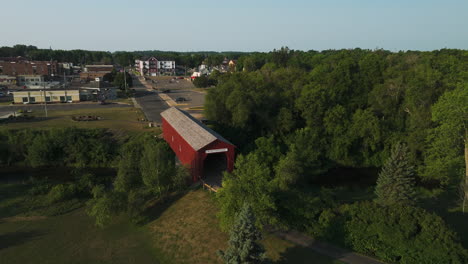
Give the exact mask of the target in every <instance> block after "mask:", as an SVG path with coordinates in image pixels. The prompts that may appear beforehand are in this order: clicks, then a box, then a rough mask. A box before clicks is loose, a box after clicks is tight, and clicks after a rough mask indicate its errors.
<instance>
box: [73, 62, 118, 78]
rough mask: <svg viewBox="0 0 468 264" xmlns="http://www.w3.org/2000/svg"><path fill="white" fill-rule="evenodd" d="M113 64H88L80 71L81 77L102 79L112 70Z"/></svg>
mask: <svg viewBox="0 0 468 264" xmlns="http://www.w3.org/2000/svg"><path fill="white" fill-rule="evenodd" d="M113 69H114V66H113V65H86V66H85V68H84V71H83V72H81V73H80V79H81V80H83V81H91V80H92V81H94V80H96V79H99V80H102V78H103V77H104V75H106V74H108V73H110V72H112V70H113Z"/></svg>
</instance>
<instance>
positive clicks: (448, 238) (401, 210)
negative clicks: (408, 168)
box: [320, 202, 468, 263]
mask: <svg viewBox="0 0 468 264" xmlns="http://www.w3.org/2000/svg"><path fill="white" fill-rule="evenodd" d="M320 222H321V224H322V225H324V226H326V227H328V228H327V229H328V230H329V231H331V232H334V235H335V237H334V238H335V239H337V238H341V242H342V243H344V245H346V246H348V247H350V248H352V249H353V250H356V251H358V252H361V253H364V254H369V255H374V256H376V257H378V258H380V259H382V260H384V261H388V262H395V263H467V262H468V252H467V250H466V249H464V248H463V247H462V246H461V244H460V243H459V240H458V238H457V236H456V234H455V233H454V232H453V231H452V230H450V229H449V228H448V227H447V225H446V224H445V223H444V221H443V220H442V218H440V217H439V216H437V215H435V214H433V213H429V212H427V211H425V210H424V209H421V208H416V207H409V206H401V205H395V206H388V207H382V206H380V205H378V204H376V203H373V202H360V203H354V204H352V205H344V206H342V207H341V208H340V210H339V212H337V214H333V213H332V212H329V211H324V212H323V213H322V215H321V216H320ZM337 231H338V232H337ZM339 231H341V232H339Z"/></svg>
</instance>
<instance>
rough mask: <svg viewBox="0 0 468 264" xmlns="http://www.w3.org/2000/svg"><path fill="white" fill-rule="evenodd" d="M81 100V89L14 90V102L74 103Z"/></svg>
mask: <svg viewBox="0 0 468 264" xmlns="http://www.w3.org/2000/svg"><path fill="white" fill-rule="evenodd" d="M79 101H80V91H79V90H55V89H44V90H38V89H34V90H27V91H16V92H13V103H15V104H33V103H44V102H47V103H73V102H79Z"/></svg>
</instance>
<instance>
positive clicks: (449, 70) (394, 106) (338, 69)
mask: <svg viewBox="0 0 468 264" xmlns="http://www.w3.org/2000/svg"><path fill="white" fill-rule="evenodd" d="M467 61H468V52H467V51H463V50H439V51H432V52H419V51H407V52H397V53H394V52H389V51H385V50H373V51H371V50H361V49H354V50H329V51H322V52H315V51H309V52H303V51H294V50H289V49H288V48H282V49H280V50H275V51H273V52H270V53H254V54H251V55H246V56H243V57H241V58H240V59H239V61H238V64H237V69H238V70H242V71H240V72H236V73H227V74H221V75H219V76H218V78H217V80H216V81H217V82H218V85H217V86H216V88H212V89H210V90H209V92H208V95H207V101H206V105H205V112H206V116H207V118H208V119H209V120H211V121H214V126H215V129H216V130H217V131H220V132H221V133H222V134H223V135H225V136H226V137H227V138H228V139H230V140H231V141H232V142H233V143H234V144H236V145H237V146H239V147H240V150H241V152H242V155H239V156H238V157H237V161H236V166H235V171H234V173H233V174H225V176H224V177H225V178H224V182H223V186H224V188H223V189H221V190H220V191H219V192H218V200H219V204H220V207H221V214H220V220H221V224H222V226H223V228H224V229H225V230H229V228H230V227H231V226H232V223H233V221H234V219H235V213H236V212H237V211H239V210H240V208H242V206H243V204H244V203H248V204H250V205H251V206H252V210H253V211H254V213H255V215H256V217H257V224H258V225H259V226H264V225H274V226H283V227H288V228H295V229H298V230H301V231H304V232H307V233H309V234H312V235H314V237H317V238H320V237H322V238H323V239H326V240H332V241H334V242H335V243H338V244H341V245H343V246H346V247H349V248H352V249H354V250H356V251H359V252H362V253H366V254H370V255H374V256H377V257H379V258H381V259H382V260H385V261H390V262H402V263H422V262H425V261H429V260H431V261H434V260H435V259H438V260H439V262H453V263H463V262H465V261H466V260H467V253H466V250H465V249H463V248H462V246H460V244H459V242H458V241H459V240H458V238H457V235H455V234H453V233H452V231H449V230H450V227H449V226H447V225H446V224H445V223H444V221H443V220H442V219H440V218H439V217H438V216H436V215H434V214H433V213H432V212H433V211H434V210H433V208H431V206H429V204H431V205H432V207H433V205H434V203H437V204H440V203H444V204H443V205H440V206H445V207H446V209H448V208H449V207H451V206H452V204H456V208H458V209H456V210H460V211H461V208H462V206H464V204H465V202H464V201H465V200H466V195H464V194H463V193H464V192H465V193H466V189H467V186H466V182H465V181H466V179H465V176H466V175H465V166H466V165H465V162H464V161H465V160H464V150H465V149H466V146H467V127H468V116H467V113H468V86H467V83H468V82H467V81H468V63H467ZM392 149H394V151H393V154H391V153H392ZM384 164H386V165H385V166H384V168H383V169H382V172H381V173H380V174H379V175H376V174H375V173H371V175H370V176H369V175H367V174H365V173H362V172H363V171H366V170H367V171H379V170H380V168H381V167H382V166H383V165H384ZM337 170H341V171H343V170H344V171H354V172H356V173H355V174H358V175H357V177H349V178H346V177H341V178H340V177H337V176H338V175H334V173H333V172H334V171H337ZM377 177H378V178H379V180H378V181H377V182H376V179H377ZM361 181H364V182H365V184H362V183H361ZM325 183H326V184H325ZM376 183H377V190H376V191H375V192H376V194H374V188H375V185H376ZM353 186H354V187H353ZM356 186H357V187H356ZM395 188H396V189H395ZM391 190H393V191H391ZM396 190H398V191H396ZM346 194H349V195H347V196H348V197H346V198H345V197H344V196H346ZM442 197H445V198H442ZM447 197H449V198H447ZM376 198H378V199H377V200H376V202H374V199H376ZM444 199H445V200H444ZM442 200H443V202H442ZM355 201H357V202H356V203H353V202H355ZM401 206H404V208H405V209H404V210H403V209H402V207H401ZM338 208H342V209H338ZM421 208H424V209H421ZM395 214H396V215H395ZM400 214H401V215H400ZM376 215H378V217H377V216H376ZM398 215H399V216H398ZM415 215H418V216H415ZM368 217H371V218H372V217H377V218H372V219H371V218H369V219H367V218H368ZM392 217H397V219H394V220H391V219H392ZM362 219H367V220H362ZM377 219H388V221H390V222H387V221H384V222H383V223H384V225H381V226H380V225H379V222H376V221H378V220H377ZM429 219H431V220H429ZM361 221H365V223H366V226H367V225H371V226H370V227H365V228H364V227H359V226H358V225H360V224H361ZM392 221H395V222H396V223H398V224H396V225H395V226H393V224H392V223H393V222H392ZM426 223H427V224H428V223H432V224H436V223H437V225H438V226H439V227H437V228H436V227H431V228H430V227H428V226H426ZM432 224H431V225H432ZM326 226H329V227H330V229H327V228H325V227H326ZM389 226H391V228H390V227H389ZM363 228H364V229H363ZM389 228H390V229H389ZM325 230H326V231H325ZM410 230H412V231H410ZM435 230H438V231H437V232H435V233H434V231H435ZM439 231H440V233H439ZM400 232H401V233H400ZM333 234H337V235H336V236H334V235H333ZM387 235H388V237H386V236H387ZM400 235H401V236H400ZM461 235H462V236H466V234H461ZM374 236H375V237H378V238H376V240H375V241H374V240H372V239H370V238H371V237H374ZM446 236H450V238H448V237H447V238H446V239H443V240H444V241H445V242H447V243H448V244H445V245H444V246H442V245H440V246H435V245H434V244H433V240H436V239H437V240H439V239H442V237H446ZM358 237H359V238H358ZM387 239H388V240H387ZM398 239H403V240H404V241H413V240H417V242H416V241H415V242H414V243H412V244H405V246H401V243H403V240H401V241H400V242H398V241H397V240H398ZM390 241H391V242H390ZM449 241H450V242H449ZM452 246H453V247H456V248H457V249H453V250H445V251H444V252H439V253H440V254H438V255H437V257H436V256H435V255H433V254H431V252H436V251H437V248H441V247H444V248H448V247H452ZM377 247H378V248H377ZM426 250H427V251H426ZM421 252H425V253H424V254H422V253H421ZM454 252H457V253H454ZM415 254H421V255H415ZM454 254H455V255H454ZM436 262H437V261H436Z"/></svg>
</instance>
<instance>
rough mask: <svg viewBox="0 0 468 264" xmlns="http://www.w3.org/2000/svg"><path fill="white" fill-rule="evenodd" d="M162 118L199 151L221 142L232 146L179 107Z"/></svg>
mask: <svg viewBox="0 0 468 264" xmlns="http://www.w3.org/2000/svg"><path fill="white" fill-rule="evenodd" d="M161 116H162V117H163V118H164V119H165V120H166V121H167V122H168V123H169V124H170V125H171V126H172V127H173V128H174V129H175V130H176V131H177V133H179V135H180V136H182V137H183V138H184V139H185V141H187V143H188V144H189V145H190V146H191V147H192V148H193V149H194V150H195V151H198V150H200V149H202V148H203V147H205V146H207V145H208V144H210V143H212V142H214V141H216V140H220V141H223V142H226V143H228V144H231V145H232V143H231V142H229V141H228V140H227V139H225V138H223V137H222V136H221V135H220V134H218V133H216V132H215V131H213V130H212V129H210V128H208V127H207V126H205V125H204V124H202V123H201V122H200V121H198V120H197V119H195V118H193V117H192V116H191V115H190V114H189V113H187V112H185V111H183V110H180V109H179V108H177V107H171V108H169V109H167V110H165V111H164V112H162V113H161Z"/></svg>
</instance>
